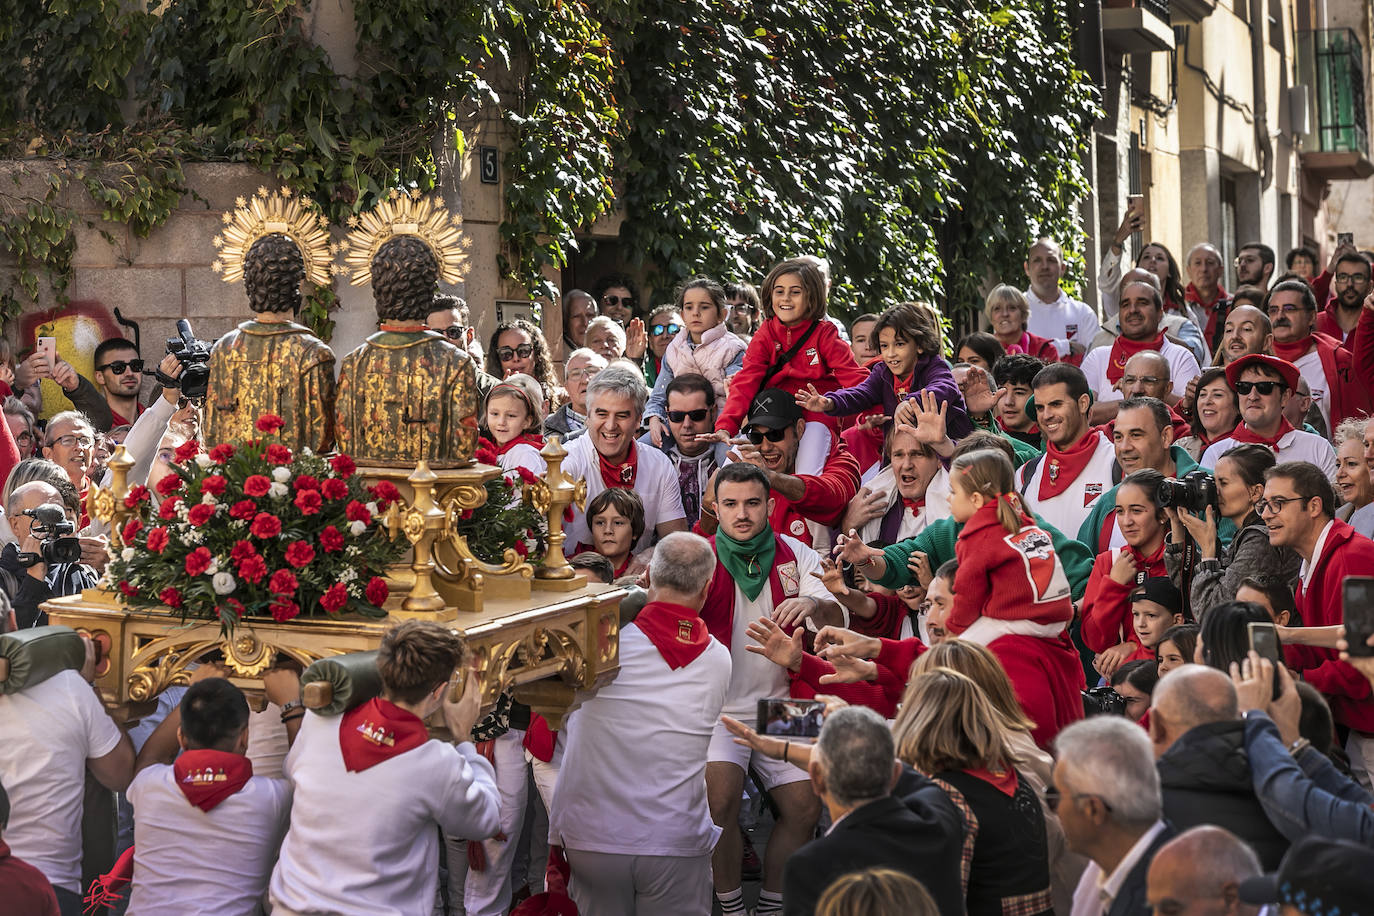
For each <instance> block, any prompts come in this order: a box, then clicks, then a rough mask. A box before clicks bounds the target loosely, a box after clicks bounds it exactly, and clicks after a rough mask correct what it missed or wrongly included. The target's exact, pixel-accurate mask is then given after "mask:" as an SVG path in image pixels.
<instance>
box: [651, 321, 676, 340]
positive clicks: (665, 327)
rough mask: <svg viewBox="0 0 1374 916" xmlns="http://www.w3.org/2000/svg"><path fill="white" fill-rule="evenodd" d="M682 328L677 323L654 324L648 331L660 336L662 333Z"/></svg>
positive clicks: (673, 331)
mask: <svg viewBox="0 0 1374 916" xmlns="http://www.w3.org/2000/svg"><path fill="white" fill-rule="evenodd" d="M681 330H682V326H681V325H679V324H656V325H654V326H653V327H652V328H650V329H649V333H650V334H653V335H654V336H655V337H662V336H663V335H664V334H676V333H677V332H678V331H681Z"/></svg>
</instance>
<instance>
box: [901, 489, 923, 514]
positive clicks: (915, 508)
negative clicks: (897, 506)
mask: <svg viewBox="0 0 1374 916" xmlns="http://www.w3.org/2000/svg"><path fill="white" fill-rule="evenodd" d="M897 495H898V496H901V500H902V505H904V506H906V507H907V508H908V509H910V510H911V514H912V515H920V514H921V510H922V509H924V508H925V507H926V498H925V497H924V496H921V497H918V498H917V499H908V498H907V497H905V496H902V495H901V494H900V493H899V494H897Z"/></svg>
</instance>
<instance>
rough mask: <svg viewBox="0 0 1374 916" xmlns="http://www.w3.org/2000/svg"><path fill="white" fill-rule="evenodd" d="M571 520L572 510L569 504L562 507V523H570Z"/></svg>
mask: <svg viewBox="0 0 1374 916" xmlns="http://www.w3.org/2000/svg"><path fill="white" fill-rule="evenodd" d="M572 520H573V510H572V506H571V505H567V506H564V507H563V524H565V525H571V524H572Z"/></svg>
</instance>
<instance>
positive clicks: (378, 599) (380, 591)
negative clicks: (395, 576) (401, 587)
mask: <svg viewBox="0 0 1374 916" xmlns="http://www.w3.org/2000/svg"><path fill="white" fill-rule="evenodd" d="M364 594H366V596H367V600H368V601H371V602H372V603H373V604H375V605H377V607H381V606H382V604H383V603H385V602H386V597H387V595H389V594H391V590H390V589H388V588H387V587H386V580H385V579H383V578H382V577H381V576H373V577H372V578H371V579H370V580H368V583H367V589H366V591H365V592H364Z"/></svg>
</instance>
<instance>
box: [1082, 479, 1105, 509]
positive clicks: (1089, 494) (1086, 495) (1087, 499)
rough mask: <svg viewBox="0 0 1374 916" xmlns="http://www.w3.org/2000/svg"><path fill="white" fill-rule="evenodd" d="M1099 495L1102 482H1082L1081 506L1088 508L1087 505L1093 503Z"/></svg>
mask: <svg viewBox="0 0 1374 916" xmlns="http://www.w3.org/2000/svg"><path fill="white" fill-rule="evenodd" d="M1101 495H1102V484H1100V483H1089V484H1084V485H1083V508H1084V509H1086V508H1088V507H1089V506H1091V505H1092V504H1093V503H1095V502H1097V498H1098V497H1099V496H1101Z"/></svg>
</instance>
